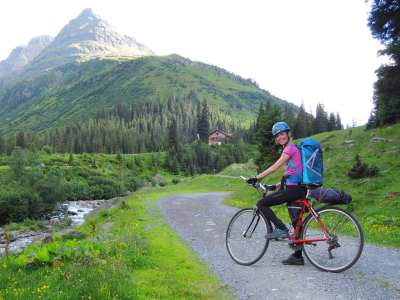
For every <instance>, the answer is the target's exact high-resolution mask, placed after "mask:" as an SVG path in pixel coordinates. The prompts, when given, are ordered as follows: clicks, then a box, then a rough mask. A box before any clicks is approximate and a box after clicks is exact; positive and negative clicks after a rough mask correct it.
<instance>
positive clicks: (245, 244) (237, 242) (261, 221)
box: [226, 208, 271, 266]
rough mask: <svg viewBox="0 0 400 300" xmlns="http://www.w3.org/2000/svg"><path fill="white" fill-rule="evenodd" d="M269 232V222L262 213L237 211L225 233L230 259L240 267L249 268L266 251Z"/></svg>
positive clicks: (247, 209)
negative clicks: (254, 213)
mask: <svg viewBox="0 0 400 300" xmlns="http://www.w3.org/2000/svg"><path fill="white" fill-rule="evenodd" d="M270 232H271V226H270V222H269V221H268V220H267V219H266V218H265V216H264V215H263V214H262V212H260V211H259V212H258V213H257V214H256V215H255V216H254V215H253V208H244V209H242V210H240V211H238V212H237V213H236V214H235V215H234V216H233V218H232V219H231V221H230V222H229V225H228V229H227V231H226V248H227V249H228V253H229V255H230V256H231V258H232V259H233V260H234V261H235V262H236V263H238V264H240V265H245V266H249V265H252V264H254V263H256V262H257V261H259V260H260V259H261V257H263V255H264V254H265V251H267V248H268V244H269V240H267V239H266V238H265V237H264V236H265V235H266V234H267V233H270Z"/></svg>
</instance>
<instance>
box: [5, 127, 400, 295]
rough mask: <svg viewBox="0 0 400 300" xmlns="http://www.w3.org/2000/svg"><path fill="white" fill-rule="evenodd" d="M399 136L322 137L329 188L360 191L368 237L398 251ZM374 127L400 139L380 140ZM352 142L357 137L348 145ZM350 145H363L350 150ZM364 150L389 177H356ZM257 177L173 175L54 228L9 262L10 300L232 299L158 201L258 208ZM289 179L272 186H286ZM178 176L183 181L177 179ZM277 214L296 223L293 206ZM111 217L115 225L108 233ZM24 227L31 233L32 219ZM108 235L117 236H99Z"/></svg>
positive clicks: (355, 208)
mask: <svg viewBox="0 0 400 300" xmlns="http://www.w3.org/2000/svg"><path fill="white" fill-rule="evenodd" d="M399 132H400V124H398V125H394V126H391V127H387V128H383V129H378V130H375V131H365V130H364V128H363V127H358V128H352V129H346V130H341V131H333V132H328V133H323V134H320V135H316V136H313V137H314V138H316V139H317V140H318V141H320V143H321V144H323V145H324V147H323V148H324V165H325V167H326V170H325V174H324V177H325V180H326V182H325V184H324V187H325V188H337V189H339V190H343V191H345V192H346V193H349V194H351V195H352V197H353V201H352V204H353V205H352V208H351V209H352V212H353V214H354V215H355V216H356V217H357V218H358V220H359V221H360V223H361V225H362V227H363V230H364V234H365V241H366V242H367V243H374V244H379V245H384V246H390V247H395V248H398V249H400V241H399V239H398V236H399V234H400V230H399V228H400V219H399V215H400V196H393V197H387V195H388V194H389V193H390V192H396V191H400V183H399V180H398V175H399V174H398V170H399V166H400V160H399V155H400V154H399V153H398V152H397V153H386V152H388V151H395V150H398V149H399V145H400V142H399V140H400V135H399ZM371 133H377V134H378V135H379V136H380V137H382V138H386V139H388V140H396V141H395V142H394V141H392V142H389V141H388V142H380V143H376V144H375V145H370V142H371V139H372V136H371ZM350 140H354V142H351V143H343V141H350ZM296 142H298V141H296ZM325 144H327V145H325ZM350 144H354V146H352V147H350V148H348V147H349V145H350ZM346 148H348V149H346ZM357 154H359V156H360V157H361V159H362V161H363V162H364V163H366V164H368V165H373V164H375V165H376V166H377V167H378V168H379V170H380V172H379V174H378V175H375V176H373V177H364V178H357V179H353V178H350V177H349V176H348V175H347V174H348V172H349V170H350V169H351V168H352V166H353V165H354V163H355V156H356V155H357ZM256 174H257V170H256V166H255V165H254V163H253V162H252V160H250V161H249V162H248V163H246V164H237V165H231V166H229V167H228V168H226V169H225V170H224V171H223V172H221V173H219V174H216V175H201V176H196V177H192V178H183V177H179V178H178V177H176V176H175V177H172V176H171V177H168V174H163V175H164V177H166V178H167V180H168V182H167V185H165V186H164V187H163V188H156V187H153V188H142V189H140V190H138V191H136V192H135V193H134V194H132V195H131V196H129V197H128V198H126V199H125V205H124V204H119V206H118V208H116V209H112V210H110V211H101V212H99V213H98V214H97V215H96V216H95V217H94V218H93V219H90V220H89V221H87V222H86V223H85V224H83V225H81V226H79V227H78V228H77V229H79V230H81V231H82V233H81V234H80V235H79V236H77V237H73V236H67V237H61V236H59V235H58V234H54V236H53V241H52V242H51V243H46V244H42V245H36V246H30V247H28V248H26V249H25V252H24V253H22V254H19V255H16V256H13V255H11V254H10V255H8V257H4V258H2V259H1V261H0V299H229V298H231V293H230V289H229V287H227V286H224V285H223V284H222V283H221V281H220V280H219V279H218V278H217V277H215V276H214V275H212V274H211V273H210V271H209V270H208V269H207V264H206V263H205V261H203V259H202V258H201V257H199V255H198V254H197V253H195V252H194V251H193V250H191V249H190V247H189V246H188V245H187V244H185V243H183V242H182V240H181V239H180V238H179V237H178V236H177V235H176V233H175V232H174V231H173V230H172V229H171V228H169V226H168V225H167V224H166V223H165V222H164V221H163V220H162V216H161V214H160V212H159V210H158V206H157V200H158V199H159V198H160V197H162V196H165V195H170V194H177V193H197V192H199V193H200V192H201V193H203V192H215V191H218V192H233V194H232V195H231V196H230V197H228V198H226V199H225V200H224V201H223V203H225V204H227V205H230V206H235V207H238V208H243V207H251V206H253V205H254V204H255V203H256V202H257V201H258V199H259V198H260V195H259V194H258V193H257V191H256V190H254V189H253V188H251V187H249V186H245V185H244V184H243V182H242V181H241V180H240V179H239V178H238V177H239V176H245V177H250V176H254V175H256ZM220 175H223V176H226V177H222V176H220ZM281 175H282V174H274V175H273V176H270V177H268V178H266V179H264V180H263V182H265V183H276V182H278V181H279V180H280V176H281ZM232 177H234V178H232ZM172 179H175V181H174V182H175V183H176V182H177V181H178V180H177V179H179V183H177V184H173V183H172ZM366 179H368V181H364V182H362V181H360V180H366ZM394 195H396V194H394ZM316 205H321V204H318V203H317V204H316ZM344 207H345V206H344ZM275 211H276V213H277V214H278V215H279V216H280V217H281V218H283V219H285V220H286V221H288V220H289V218H288V214H287V209H286V206H285V205H282V206H280V207H276V208H275ZM106 223H113V225H112V227H111V228H110V229H102V225H104V224H106ZM31 225H32V224H31ZM11 226H12V225H6V226H4V227H3V229H4V230H5V231H7V230H9V229H10V228H11ZM20 226H21V228H22V229H23V226H24V225H23V224H22V225H20ZM104 232H111V233H112V234H111V235H109V236H106V237H105V238H103V239H101V240H97V239H96V237H97V236H98V235H99V234H101V233H104Z"/></svg>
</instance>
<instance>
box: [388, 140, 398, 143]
mask: <svg viewBox="0 0 400 300" xmlns="http://www.w3.org/2000/svg"><path fill="white" fill-rule="evenodd" d="M389 143H397V141H396V140H389Z"/></svg>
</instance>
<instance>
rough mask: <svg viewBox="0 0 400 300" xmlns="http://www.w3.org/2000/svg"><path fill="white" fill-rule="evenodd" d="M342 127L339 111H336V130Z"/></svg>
mask: <svg viewBox="0 0 400 300" xmlns="http://www.w3.org/2000/svg"><path fill="white" fill-rule="evenodd" d="M342 129H343V125H342V120H341V119H340V116H339V111H337V113H336V130H342Z"/></svg>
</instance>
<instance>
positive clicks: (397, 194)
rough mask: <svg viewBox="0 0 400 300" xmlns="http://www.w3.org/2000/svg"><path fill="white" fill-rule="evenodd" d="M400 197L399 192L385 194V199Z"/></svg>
mask: <svg viewBox="0 0 400 300" xmlns="http://www.w3.org/2000/svg"><path fill="white" fill-rule="evenodd" d="M394 197H400V192H390V193H389V194H387V195H386V197H385V199H386V200H388V199H390V198H394Z"/></svg>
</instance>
